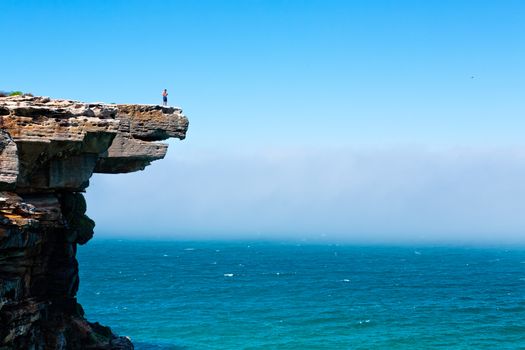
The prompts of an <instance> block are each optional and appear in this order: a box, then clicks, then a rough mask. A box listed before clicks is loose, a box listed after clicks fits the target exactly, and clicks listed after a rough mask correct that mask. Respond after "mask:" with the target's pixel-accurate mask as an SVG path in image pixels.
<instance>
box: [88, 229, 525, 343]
mask: <svg viewBox="0 0 525 350" xmlns="http://www.w3.org/2000/svg"><path fill="white" fill-rule="evenodd" d="M78 256H79V262H80V277H81V281H80V291H79V293H78V298H79V302H80V303H81V304H82V305H83V306H84V309H85V311H86V314H87V317H88V319H90V320H91V321H99V322H100V323H102V324H104V325H110V326H111V327H112V329H113V330H114V331H115V332H116V333H118V334H120V335H127V336H129V337H131V339H132V340H133V342H134V344H135V346H136V348H137V349H139V350H140V349H157V350H160V349H162V350H165V349H520V348H521V349H525V249H504V248H446V247H434V248H432V247H382V246H375V247H367V246H344V245H309V244H308V245H304V244H303V245H298V244H291V243H290V244H278V243H246V242H242V243H240V242H160V241H126V240H123V241H119V240H101V239H97V238H96V239H94V240H93V241H91V242H90V243H88V244H87V245H86V246H82V247H79V251H78Z"/></svg>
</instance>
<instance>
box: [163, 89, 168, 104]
mask: <svg viewBox="0 0 525 350" xmlns="http://www.w3.org/2000/svg"><path fill="white" fill-rule="evenodd" d="M162 105H163V106H167V105H168V90H166V89H164V91H162Z"/></svg>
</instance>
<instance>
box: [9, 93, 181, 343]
mask: <svg viewBox="0 0 525 350" xmlns="http://www.w3.org/2000/svg"><path fill="white" fill-rule="evenodd" d="M187 128H188V119H187V118H186V117H185V116H184V115H183V114H182V111H181V110H180V109H178V108H173V107H161V106H152V105H112V104H102V103H81V102H77V101H70V100H54V99H49V98H45V97H28V96H15V97H0V350H4V349H35V350H37V349H38V350H39V349H132V348H133V345H132V344H131V342H130V341H129V339H128V338H125V337H118V336H116V335H114V334H113V333H112V332H111V330H110V329H109V328H108V327H105V326H102V325H100V324H98V323H90V322H88V321H87V320H86V319H85V318H84V312H83V310H82V307H81V305H80V304H78V302H77V300H76V293H77V290H78V286H79V280H78V263H77V260H76V251H77V245H78V244H85V243H86V242H88V241H89V240H90V239H91V237H92V236H93V228H94V226H95V223H94V222H93V220H91V219H90V218H89V217H87V216H86V215H85V211H86V203H85V200H84V197H83V195H82V192H83V191H84V190H85V189H86V187H88V185H89V178H90V177H91V175H92V174H93V173H109V174H116V173H127V172H133V171H138V170H143V169H144V168H145V167H146V166H147V165H149V164H150V163H151V162H152V161H154V160H157V159H161V158H163V157H164V156H165V154H166V151H167V147H168V146H167V145H166V144H164V143H159V142H156V141H161V140H165V139H167V138H170V137H176V138H179V139H181V140H182V139H184V138H185V136H186V130H187Z"/></svg>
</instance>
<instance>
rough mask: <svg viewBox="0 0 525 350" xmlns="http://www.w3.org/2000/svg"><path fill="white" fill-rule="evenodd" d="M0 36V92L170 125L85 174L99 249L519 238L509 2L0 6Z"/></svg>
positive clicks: (523, 55) (519, 85)
mask: <svg viewBox="0 0 525 350" xmlns="http://www.w3.org/2000/svg"><path fill="white" fill-rule="evenodd" d="M0 29H1V30H2V32H3V33H4V34H5V35H4V36H3V38H2V47H3V50H2V51H3V52H2V55H1V56H0V57H1V58H0V63H1V64H0V73H1V75H0V89H4V90H10V89H17V90H23V91H30V92H33V93H34V94H38V95H48V96H52V97H57V98H59V97H61V98H71V99H78V100H85V101H106V102H129V103H158V102H159V98H160V92H161V90H162V89H163V88H167V89H168V90H169V92H170V103H173V104H176V105H179V106H181V107H182V108H183V109H184V111H185V113H186V114H187V115H188V117H189V118H190V131H189V133H188V138H187V140H185V141H184V142H170V144H171V146H170V151H169V154H168V156H167V158H166V159H165V160H164V161H162V162H157V163H156V164H154V165H153V166H152V167H151V168H148V169H147V170H146V171H145V172H141V173H138V174H130V175H123V176H114V177H109V176H95V177H94V178H93V179H92V186H91V187H90V188H89V190H88V193H87V196H88V201H89V202H88V205H89V213H90V215H91V216H92V217H93V218H94V219H95V220H96V221H97V223H98V226H97V231H98V232H97V233H98V234H99V235H100V236H104V235H113V234H119V235H148V236H152V235H160V236H173V237H178V238H191V237H211V238H216V237H227V236H230V235H231V236H235V237H245V238H252V237H262V238H267V237H269V238H274V237H275V238H279V237H286V238H288V237H292V238H297V239H321V238H323V239H324V238H326V239H328V240H330V239H333V240H339V239H340V240H350V241H374V242H376V241H378V242H382V241H396V240H399V241H429V242H430V241H454V242H459V241H494V242H498V241H520V240H522V238H521V236H522V235H521V234H522V233H523V231H524V230H525V219H522V218H521V216H522V215H521V213H523V212H524V210H525V204H522V203H521V202H522V201H520V200H519V198H523V196H521V197H520V196H519V195H520V194H525V189H524V186H523V185H522V179H523V178H524V175H525V173H524V169H525V155H524V154H525V152H524V151H523V149H524V148H523V146H524V141H523V130H524V129H525V120H524V118H523V116H524V115H525V113H524V112H525V107H524V104H523V102H522V100H523V91H525V83H524V82H525V66H524V65H523V62H525V41H524V40H523V33H525V3H524V2H523V1H512V0H508V1H504V2H503V1H499V2H498V1H468V0H465V1H342V0H341V1H335V0H332V1H329V0H328V1H320V0H319V1H317V0H310V1H307V0H303V1H301V0H295V1H292V0H288V1H286V0H273V1H271V0H267V1H262V0H243V1H241V0H231V1H212V0H207V1H24V2H20V1H11V0H7V1H2V2H1V3H0ZM437 174H439V176H438V175H437ZM113 191H114V192H113ZM112 192H113V193H114V194H111V193H112ZM110 194H111V197H109V195H110ZM135 194H136V195H135ZM115 206H118V212H119V213H116V211H117V210H116V209H114V207H115ZM141 215H143V217H141ZM145 218H148V219H145ZM117 219H118V220H117Z"/></svg>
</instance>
